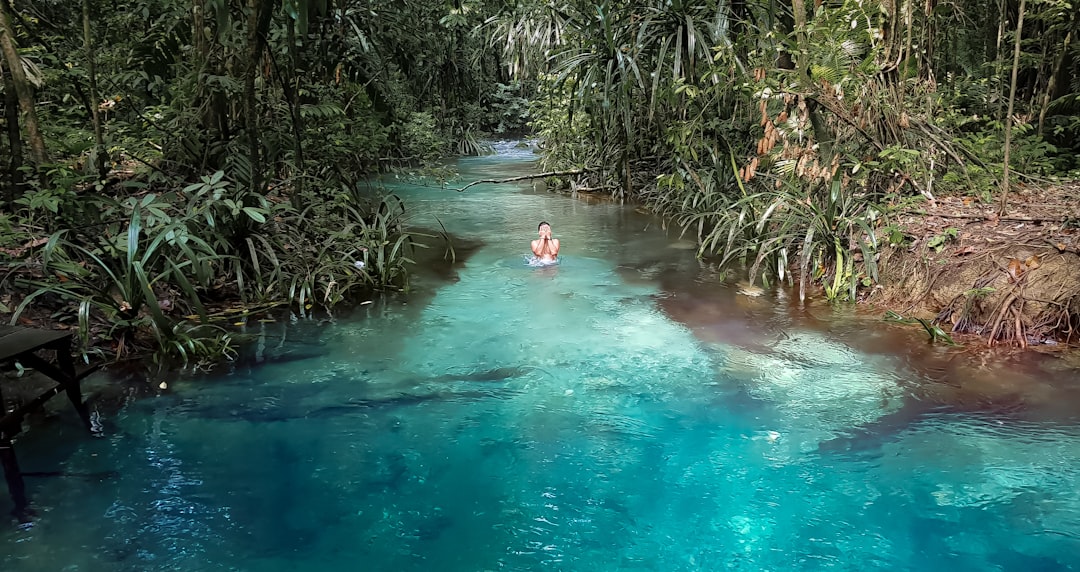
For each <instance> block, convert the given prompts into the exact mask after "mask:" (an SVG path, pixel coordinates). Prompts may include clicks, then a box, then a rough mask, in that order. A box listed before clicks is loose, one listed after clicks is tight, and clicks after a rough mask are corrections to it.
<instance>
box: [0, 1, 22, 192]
mask: <svg viewBox="0 0 1080 572" xmlns="http://www.w3.org/2000/svg"><path fill="white" fill-rule="evenodd" d="M0 1H3V0H0ZM4 121H5V122H6V123H7V136H8V143H9V147H10V148H11V149H10V150H11V160H10V161H9V163H8V176H9V185H8V188H7V200H8V208H9V209H10V211H14V210H15V209H14V205H15V199H16V198H18V197H19V195H20V194H22V186H23V178H22V175H23V174H22V165H23V145H22V133H21V132H19V98H18V96H16V95H15V84H14V83H12V81H11V75H10V74H8V73H7V72H4Z"/></svg>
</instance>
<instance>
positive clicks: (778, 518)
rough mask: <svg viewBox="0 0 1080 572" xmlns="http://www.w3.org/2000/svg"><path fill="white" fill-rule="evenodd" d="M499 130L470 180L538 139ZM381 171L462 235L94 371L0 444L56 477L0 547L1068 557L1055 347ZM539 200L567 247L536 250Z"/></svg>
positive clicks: (475, 558)
mask: <svg viewBox="0 0 1080 572" xmlns="http://www.w3.org/2000/svg"><path fill="white" fill-rule="evenodd" d="M498 148H499V150H500V153H499V154H497V155H494V156H489V157H480V158H468V159H462V160H460V162H459V164H458V168H459V169H460V171H461V174H462V178H463V180H464V181H466V182H468V181H471V180H474V179H481V178H499V177H510V176H515V175H520V174H525V173H529V172H531V171H532V169H533V168H534V167H533V164H532V160H533V158H534V156H533V155H532V152H531V151H530V150H528V149H519V148H517V147H515V146H513V145H512V144H502V145H499V147H498ZM385 184H386V187H387V189H388V190H392V191H394V192H395V193H397V194H399V195H400V196H401V197H402V198H403V199H404V200H405V201H406V204H407V205H408V208H409V209H410V212H413V213H416V214H415V215H413V218H412V221H411V222H412V223H413V224H415V225H417V226H420V227H428V228H430V227H437V226H438V224H441V225H443V226H445V228H446V230H447V231H448V232H449V233H451V234H452V235H453V236H455V237H457V242H456V245H457V248H458V251H457V253H458V256H459V259H458V262H457V263H455V264H453V265H452V266H450V267H448V268H447V269H444V270H443V271H442V272H420V273H418V275H417V276H416V277H415V279H414V282H413V288H412V290H413V291H412V293H411V294H409V295H405V296H389V297H383V298H378V299H375V300H373V302H372V303H370V304H365V305H363V306H360V307H359V308H357V309H356V310H354V311H352V312H349V313H348V314H347V315H341V316H337V317H334V318H333V319H331V318H329V317H325V316H323V317H320V318H315V319H299V318H298V319H296V320H295V321H294V322H292V323H276V324H266V323H256V322H252V324H250V325H249V326H247V328H246V330H247V332H248V333H251V334H255V335H257V336H258V339H257V341H256V342H254V344H253V346H252V347H251V348H250V350H249V351H247V352H246V354H247V357H246V358H245V359H244V360H242V361H240V362H238V363H237V364H235V365H232V366H228V367H221V368H218V369H217V370H215V371H212V372H210V373H205V374H199V375H190V374H189V375H184V376H176V377H174V378H170V379H168V380H166V381H168V382H169V387H168V389H167V390H165V391H158V390H157V389H156V385H157V381H158V380H151V381H150V382H149V383H147V382H145V381H139V382H132V381H131V380H126V381H125V380H118V379H111V378H105V377H99V378H98V379H96V380H95V382H94V383H91V386H94V385H95V384H96V386H97V387H98V388H99V390H100V391H102V392H105V393H108V394H109V395H110V397H109V398H108V400H107V401H105V400H103V401H101V402H100V403H99V405H98V409H99V411H100V412H102V416H103V418H102V422H103V423H104V425H105V432H104V435H103V436H102V437H100V438H91V437H87V436H84V435H83V434H82V433H81V432H80V431H79V427H78V424H77V420H76V419H75V416H74V415H73V414H72V413H71V412H70V410H69V409H70V408H69V407H65V406H66V404H64V403H60V400H56V403H54V404H53V406H54V409H55V413H54V414H53V415H52V416H51V417H50V418H49V420H48V422H43V423H39V424H37V425H35V426H34V428H32V429H31V430H30V431H28V432H27V433H26V434H25V435H24V436H23V437H22V438H21V439H20V440H19V442H18V444H17V447H18V449H19V454H20V462H21V463H22V465H23V470H24V471H26V472H29V473H37V472H49V471H59V472H61V473H62V476H30V477H28V479H27V484H28V489H29V490H28V492H29V494H30V496H31V499H32V502H33V505H34V507H35V509H36V510H37V512H38V517H37V519H36V520H35V521H34V522H33V523H32V524H31V525H28V526H15V525H14V524H13V525H12V526H10V527H6V528H3V529H2V530H0V567H2V568H3V569H4V570H17V571H20V572H30V571H39V570H40V571H48V572H55V571H61V570H65V571H97V570H103V571H104V570H108V571H126V570H132V571H135V570H138V571H150V570H153V571H157V570H184V571H187V570H191V571H195V570H252V571H261V572H272V571H279V570H280V571H284V570H290V571H306V570H312V571H314V570H386V571H411V570H417V571H420V570H424V571H426V570H440V571H482V570H590V571H592V570H620V571H645V570H651V571H684V570H685V571H691V570H748V571H750V570H753V571H757V570H860V571H861V570H890V571H893V570H918V571H933V570H948V571H950V572H958V571H961V570H980V571H981V570H1025V571H1028V570H1077V569H1080V455H1078V454H1077V453H1078V452H1080V414H1078V413H1077V407H1076V404H1077V403H1080V387H1078V386H1080V381H1078V378H1080V376H1078V375H1077V371H1078V370H1077V369H1076V366H1075V365H1072V366H1070V365H1068V363H1067V362H1064V361H1063V360H1061V359H1057V358H1045V359H1042V358H1037V357H1022V358H1007V357H1000V358H994V357H991V358H990V359H989V360H988V361H987V360H985V359H983V360H982V361H980V359H982V358H979V357H972V356H973V355H978V354H972V353H970V352H965V351H963V350H955V349H948V348H941V347H938V346H929V345H927V344H926V342H925V341H924V340H923V339H921V338H920V337H919V336H920V334H919V332H917V331H915V330H914V329H911V328H908V327H903V326H897V325H887V324H884V323H880V322H875V321H873V320H870V319H868V318H867V317H865V316H858V315H856V312H855V311H853V310H850V309H842V308H841V309H836V308H832V307H830V306H828V305H826V304H823V303H821V302H817V301H811V302H809V303H807V304H800V303H798V301H797V300H794V299H792V298H791V296H790V295H788V294H787V293H786V290H784V289H780V290H777V291H770V292H767V293H766V295H764V296H759V297H749V296H744V295H741V294H738V293H737V287H735V286H734V285H732V284H721V283H720V282H719V281H718V274H717V272H716V269H715V268H712V267H710V266H709V265H708V264H707V263H704V262H702V261H699V260H698V259H697V258H696V257H695V256H694V250H693V242H692V241H688V240H686V239H685V238H682V237H680V236H679V233H678V231H677V230H676V229H670V228H664V225H663V224H662V222H661V221H660V220H658V219H656V218H655V217H653V216H651V215H649V214H647V213H643V212H639V210H637V209H635V208H634V207H632V206H627V205H620V204H617V203H614V202H610V201H603V200H588V201H586V200H581V199H575V198H571V197H567V196H564V195H559V194H554V193H548V192H545V191H544V190H542V189H536V188H533V187H532V185H531V184H529V183H525V184H522V185H477V186H474V187H471V188H470V189H468V190H467V191H465V192H463V193H457V192H454V191H453V190H446V189H440V188H437V187H434V186H432V187H428V186H413V185H410V184H409V183H408V182H407V181H402V180H397V181H395V180H393V179H390V180H387V181H386V182H385ZM436 217H437V220H436ZM541 220H545V221H549V222H550V223H551V225H552V227H553V233H554V236H555V237H557V238H559V239H560V240H561V242H562V253H561V262H560V264H558V265H557V266H552V267H546V268H532V267H529V266H528V265H527V264H526V255H527V254H528V244H529V241H530V240H531V239H532V238H533V237H535V235H536V226H537V223H538V222H540V221H541ZM432 244H433V245H435V246H437V244H436V243H434V242H432ZM437 248H438V251H439V252H441V246H437ZM118 388H119V389H118ZM148 388H149V389H148ZM9 510H10V501H9V500H8V499H7V498H6V497H0V512H3V513H6V512H7V511H9Z"/></svg>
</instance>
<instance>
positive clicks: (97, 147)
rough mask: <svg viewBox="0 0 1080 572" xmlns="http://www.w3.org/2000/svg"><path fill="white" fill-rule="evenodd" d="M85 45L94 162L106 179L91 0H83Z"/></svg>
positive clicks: (106, 164)
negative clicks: (92, 125) (91, 23)
mask: <svg viewBox="0 0 1080 572" xmlns="http://www.w3.org/2000/svg"><path fill="white" fill-rule="evenodd" d="M82 17H83V47H84V48H85V49H86V69H87V71H88V72H89V76H88V77H87V81H89V82H90V113H91V115H92V120H93V123H94V163H95V165H94V166H95V167H96V168H97V173H98V177H100V178H102V179H104V178H105V174H106V173H107V172H108V162H107V161H106V160H105V159H106V157H105V137H104V136H103V135H102V132H101V113H100V112H99V109H98V107H99V104H100V101H101V99H100V98H99V96H98V89H97V63H96V61H95V60H96V59H97V56H96V54H95V53H94V40H93V36H92V35H91V29H90V0H83V3H82Z"/></svg>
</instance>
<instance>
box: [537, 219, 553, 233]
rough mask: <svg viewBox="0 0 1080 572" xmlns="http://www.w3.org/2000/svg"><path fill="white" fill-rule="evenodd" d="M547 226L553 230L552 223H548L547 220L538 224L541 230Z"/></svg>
mask: <svg viewBox="0 0 1080 572" xmlns="http://www.w3.org/2000/svg"><path fill="white" fill-rule="evenodd" d="M545 226H546V227H547V229H548V230H551V225H550V224H548V223H547V221H540V224H538V225H536V230H537V231H538V232H539V231H541V230H543V229H544V227H545Z"/></svg>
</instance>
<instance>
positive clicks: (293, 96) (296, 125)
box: [282, 8, 304, 196]
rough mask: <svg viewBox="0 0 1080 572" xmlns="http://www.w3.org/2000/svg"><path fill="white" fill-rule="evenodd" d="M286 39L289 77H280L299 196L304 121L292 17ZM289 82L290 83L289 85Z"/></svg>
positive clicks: (302, 178) (300, 190) (295, 184)
mask: <svg viewBox="0 0 1080 572" xmlns="http://www.w3.org/2000/svg"><path fill="white" fill-rule="evenodd" d="M301 9H303V8H301ZM288 39H289V78H288V79H285V78H283V79H282V86H283V87H285V97H287V98H288V99H289V112H290V113H291V115H292V128H293V153H294V154H295V155H296V156H295V157H294V158H293V160H294V161H296V172H297V174H299V175H300V176H298V177H294V179H293V180H294V181H295V183H293V188H294V190H295V193H294V194H295V195H296V196H299V195H300V194H301V193H302V192H303V190H304V177H303V175H304V139H303V136H304V123H303V117H301V116H300V100H299V91H300V89H299V88H300V74H299V73H298V72H297V69H298V68H299V66H300V54H299V53H298V50H297V49H296V22H295V21H293V19H292V18H289V29H288ZM289 83H292V85H291V86H289Z"/></svg>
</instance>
